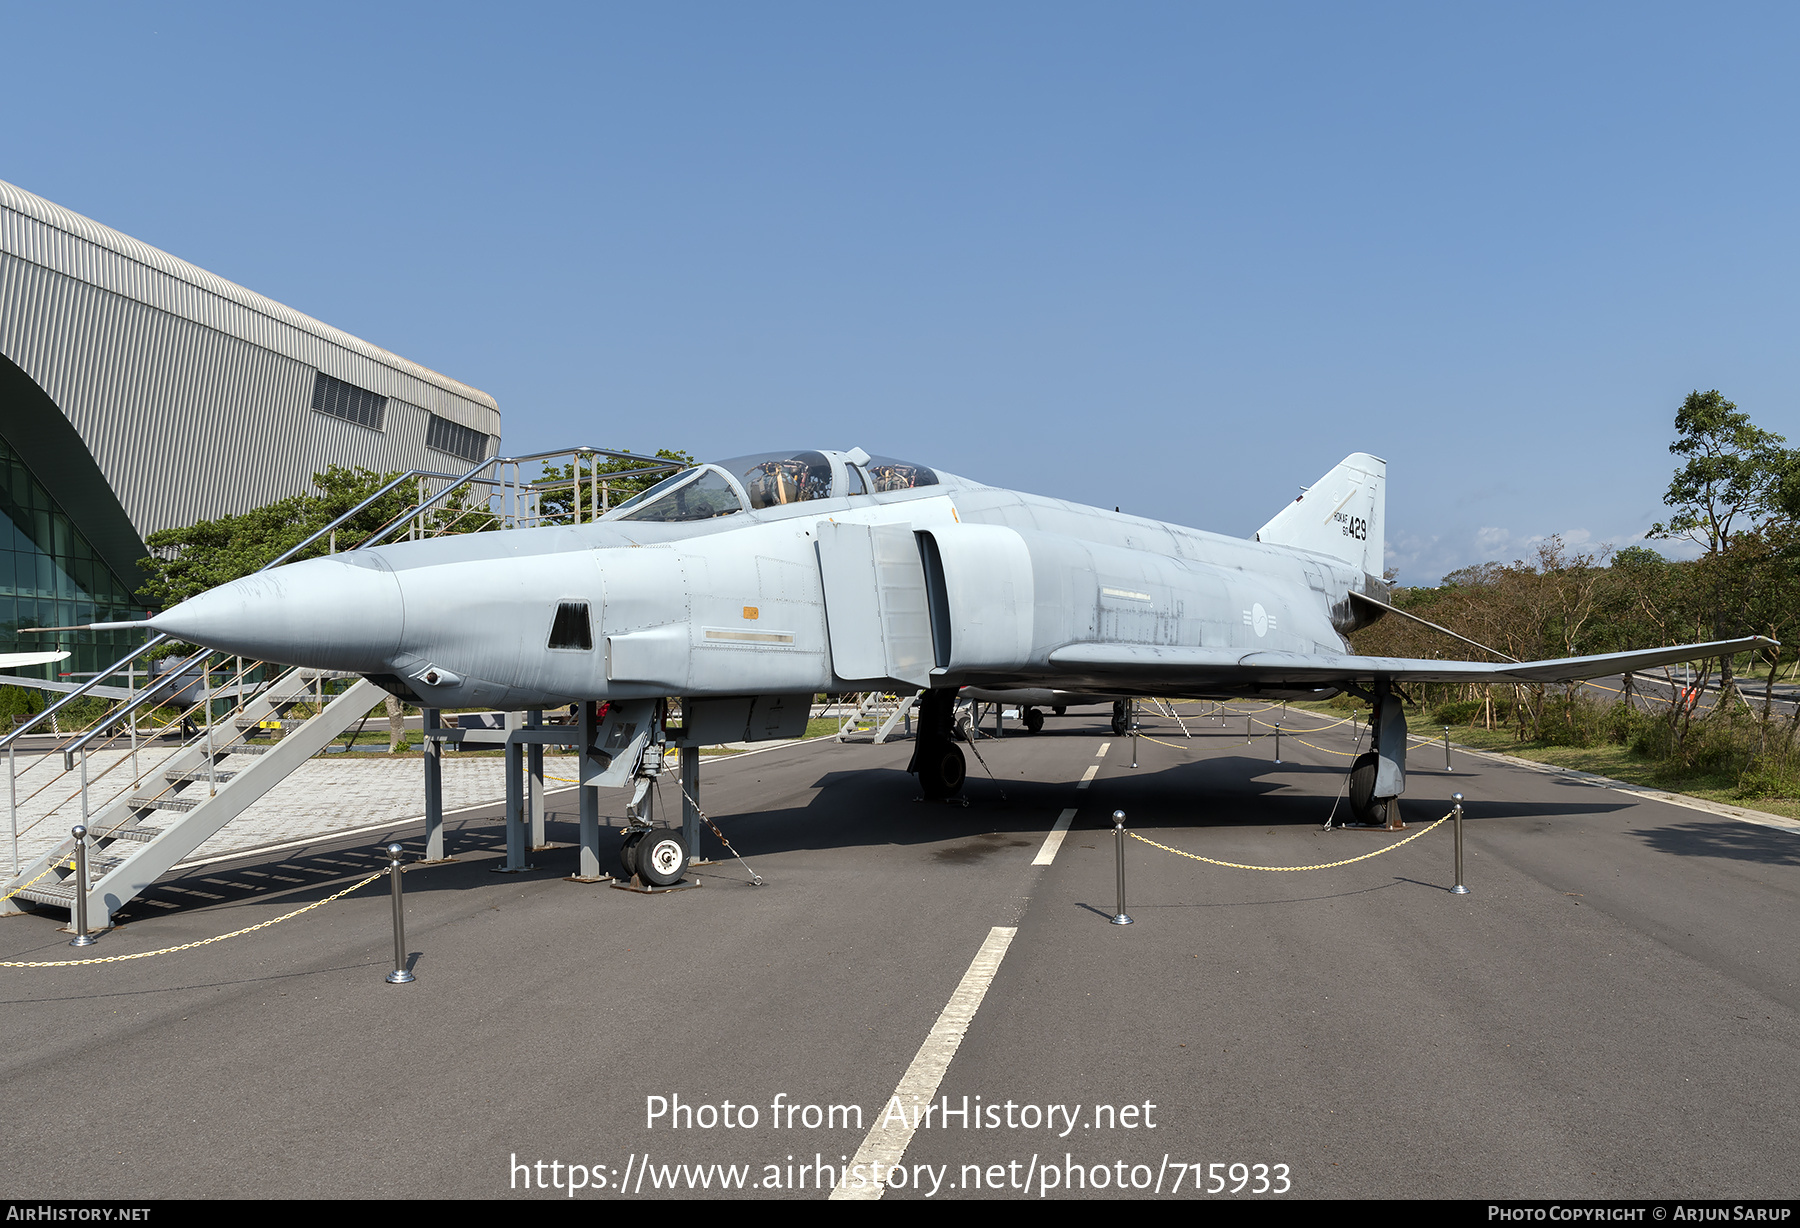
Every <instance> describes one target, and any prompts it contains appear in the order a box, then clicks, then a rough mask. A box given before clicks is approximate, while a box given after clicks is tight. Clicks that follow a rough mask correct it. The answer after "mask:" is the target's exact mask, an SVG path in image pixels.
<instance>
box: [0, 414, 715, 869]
mask: <svg viewBox="0 0 1800 1228" xmlns="http://www.w3.org/2000/svg"><path fill="white" fill-rule="evenodd" d="M602 457H605V458H609V459H612V460H625V461H637V462H642V463H641V464H640V465H638V466H637V467H634V468H631V469H626V470H621V471H615V472H603V471H602V461H601V458H602ZM558 458H568V460H567V463H566V464H564V465H563V466H561V468H565V469H567V471H568V472H567V474H566V475H564V474H562V473H558V472H547V473H546V474H545V476H543V477H539V478H534V479H531V480H527V478H526V476H525V471H524V466H526V465H528V464H531V463H533V462H546V461H551V460H555V459H558ZM683 467H684V466H683V464H682V462H679V461H671V460H665V459H663V458H660V457H653V456H640V455H638V454H635V453H631V452H621V451H616V450H614V449H610V448H597V447H588V446H581V447H573V448H558V449H555V450H552V451H547V452H534V453H530V454H526V455H521V456H496V457H490V458H489V459H487V460H484V461H482V462H480V463H479V464H476V465H474V466H472V467H471V468H469V469H467V470H465V471H464V472H462V473H443V472H439V471H436V470H430V469H409V470H407V471H406V472H405V473H402V474H399V475H397V476H396V477H394V478H392V479H390V480H389V481H387V482H385V483H383V484H382V486H381V487H380V489H378V490H376V491H375V492H374V493H373V494H371V495H369V496H368V497H367V498H365V499H363V500H362V501H361V502H359V503H358V504H357V505H356V506H355V507H353V508H351V509H350V510H349V511H347V512H344V513H343V514H342V515H339V516H337V517H334V518H333V519H332V520H331V522H330V523H329V524H326V525H324V526H323V527H321V528H319V529H318V530H317V531H315V532H313V533H311V534H308V535H307V536H306V537H305V538H304V539H302V540H301V541H300V542H299V543H297V544H296V545H294V546H291V547H289V548H288V549H287V550H284V551H283V552H282V553H281V554H279V555H278V556H276V557H275V558H274V559H272V560H270V561H269V562H268V563H265V564H264V565H263V566H262V567H259V568H258V569H257V570H258V571H268V570H270V569H271V568H275V567H280V566H282V565H283V564H285V563H287V562H289V561H291V560H293V559H295V558H296V557H298V556H300V555H302V554H304V553H305V552H306V551H307V550H309V549H310V548H312V547H314V546H316V545H317V544H318V543H319V542H321V541H324V542H326V543H327V547H328V550H329V552H330V553H334V554H335V553H337V550H336V541H337V534H338V531H339V530H340V529H342V528H343V527H344V525H346V524H348V523H350V522H351V521H353V520H354V519H355V518H356V517H358V516H360V515H362V514H363V513H364V512H366V511H368V509H369V508H371V507H374V506H376V505H377V504H378V503H379V502H380V501H381V500H382V499H383V498H385V497H386V496H388V495H389V494H391V493H392V492H393V491H395V490H397V489H399V488H401V487H402V486H404V485H405V484H407V483H408V482H411V483H414V484H415V487H416V489H417V492H418V494H417V498H416V499H415V500H414V501H413V503H412V505H411V506H410V507H408V508H407V509H406V510H405V511H403V512H401V513H400V514H399V515H397V516H395V517H393V518H392V519H390V520H389V521H387V522H386V523H385V524H383V525H382V526H381V527H380V528H378V529H376V530H375V531H374V532H373V533H371V534H369V535H368V536H367V537H365V538H363V539H362V540H361V541H359V542H357V544H356V545H355V546H354V547H352V549H354V550H366V549H368V548H370V547H372V546H377V545H380V544H382V543H383V542H385V541H387V540H389V539H390V538H392V537H393V536H394V534H396V533H398V532H399V531H400V530H401V529H403V528H404V529H406V531H407V534H408V537H409V538H412V539H423V538H425V537H431V536H447V535H452V534H456V533H459V532H468V531H471V530H470V528H469V526H468V524H467V522H468V520H469V519H471V518H477V519H479V520H480V521H481V523H480V524H479V525H477V526H476V527H475V531H483V530H486V529H489V528H491V529H496V530H508V529H521V528H534V527H540V526H544V525H549V524H556V525H564V524H571V523H573V524H581V523H584V522H591V521H593V520H597V519H599V518H600V517H601V516H604V515H605V514H606V513H607V512H608V511H609V510H611V502H612V500H611V489H612V483H614V482H625V481H632V480H635V479H642V478H647V477H650V476H652V475H656V474H661V473H669V472H673V471H675V470H678V469H681V468H683ZM544 468H545V469H546V470H550V469H551V466H549V465H545V466H544ZM509 471H510V472H509ZM437 483H441V485H439V486H438V487H437V489H436V490H435V491H432V490H430V489H429V487H430V486H432V485H433V484H437ZM561 491H568V492H569V494H568V497H567V499H566V501H565V502H564V505H563V506H562V507H560V508H559V510H556V511H554V512H546V511H545V510H544V507H543V503H544V499H545V496H547V495H553V494H556V493H558V492H561ZM458 492H465V495H464V500H463V504H462V506H460V507H452V506H451V505H450V500H451V499H452V498H453V497H454V496H456V495H457V494H458ZM471 496H473V497H471ZM434 513H435V514H436V517H437V519H436V521H435V523H434V521H433V520H432V519H431V517H432V516H433V514H434ZM174 642H177V641H175V640H173V638H172V637H171V636H169V635H168V634H166V633H163V632H158V633H156V634H154V635H152V636H151V637H150V638H149V639H147V640H146V641H145V642H144V643H143V644H141V645H139V646H138V647H136V648H134V649H132V650H131V651H130V652H128V653H126V654H125V655H124V656H122V657H120V658H119V659H118V660H117V661H115V662H114V663H113V664H112V665H111V666H110V667H108V668H107V669H105V670H102V671H100V672H99V673H97V674H95V675H94V676H93V677H92V678H90V679H88V680H87V681H86V682H84V683H82V684H81V685H79V686H77V687H75V688H74V689H73V690H71V691H70V692H68V693H67V694H65V695H63V696H61V697H60V698H59V699H57V700H56V701H55V702H54V703H50V704H46V705H45V707H44V708H43V710H42V711H40V712H38V713H36V714H34V715H32V716H31V717H30V718H29V719H27V720H25V721H24V722H23V723H21V724H20V725H18V726H17V727H16V728H14V729H12V730H10V731H8V732H6V733H5V734H0V748H3V749H4V750H5V751H6V762H7V775H8V777H9V786H8V788H9V792H8V802H9V806H8V808H9V812H10V816H11V820H12V831H13V841H14V848H13V857H14V861H15V863H16V862H17V859H18V844H17V842H18V834H19V828H18V820H19V806H20V804H21V801H22V800H23V801H24V802H26V803H29V802H30V801H31V800H32V799H33V798H35V797H37V796H39V795H40V794H41V793H43V792H44V790H45V789H47V788H49V787H50V786H51V785H53V784H54V783H55V780H56V779H61V777H60V776H59V777H55V778H53V779H52V780H50V781H47V782H45V783H44V784H41V785H38V786H37V787H36V788H34V789H32V790H31V792H29V793H28V794H27V796H26V797H25V798H24V799H21V798H20V797H19V784H20V776H21V771H20V769H19V766H18V761H17V752H18V749H19V747H20V745H21V742H20V739H22V738H24V737H26V736H27V735H29V734H32V733H34V732H36V731H38V730H40V729H41V728H42V727H43V726H44V725H45V724H46V723H48V724H49V727H50V731H51V732H52V733H54V734H55V736H56V737H57V738H59V739H61V738H64V737H65V736H66V737H67V740H66V741H61V742H59V743H57V744H56V745H53V746H50V747H33V748H32V749H33V750H35V751H37V752H38V758H37V759H36V760H34V762H33V763H31V764H28V765H27V766H26V768H25V769H24V771H25V772H30V771H31V769H32V768H33V767H34V766H36V765H37V764H38V763H42V762H43V760H44V759H47V758H48V757H49V756H50V755H51V754H54V753H56V752H59V751H60V752H61V754H62V760H63V773H62V775H64V776H66V775H67V774H68V773H70V772H76V771H79V772H80V774H81V787H80V788H79V789H78V790H77V791H76V792H74V793H71V794H70V795H69V797H67V798H64V799H62V800H61V801H59V802H58V803H57V804H56V805H55V806H54V807H52V809H51V813H52V814H54V813H55V812H56V811H57V810H59V809H60V808H61V807H62V806H64V805H67V804H68V803H70V802H72V801H74V800H75V798H76V797H80V798H81V799H82V814H83V818H84V820H85V819H86V818H87V816H88V814H89V813H90V810H91V809H92V807H91V806H90V804H89V794H90V787H91V785H92V784H93V783H96V782H97V781H98V780H99V779H101V778H104V777H106V776H107V775H108V774H110V773H111V772H113V771H114V770H115V769H117V768H118V767H119V765H120V763H125V762H129V763H130V764H131V765H132V771H131V775H132V778H133V779H132V785H131V787H132V788H137V787H139V785H141V782H142V778H143V773H142V771H140V770H139V763H138V758H139V752H140V749H141V742H142V741H143V740H144V736H145V731H144V730H143V729H142V719H143V717H144V715H145V714H146V712H153V711H155V710H158V709H163V708H170V709H171V710H173V711H175V713H176V715H174V716H173V717H171V718H169V719H168V720H165V721H163V722H162V723H161V724H160V725H157V724H156V722H155V721H154V719H153V720H152V721H151V726H152V729H151V731H149V732H148V734H147V739H148V741H150V742H153V743H159V742H160V743H162V744H163V745H167V743H166V742H165V741H164V739H166V738H167V736H168V733H169V731H170V730H171V729H172V728H177V727H180V726H182V724H183V722H189V723H192V722H193V718H194V716H195V715H196V713H198V712H199V711H200V710H201V709H202V707H204V709H205V714H206V719H205V721H204V727H203V729H202V731H201V732H200V733H199V734H197V735H196V737H195V738H194V739H192V740H189V739H186V738H183V739H179V745H177V746H176V747H175V748H174V749H172V750H170V752H169V755H168V756H161V757H159V762H160V761H165V760H166V759H167V758H169V757H172V756H174V755H178V754H180V753H181V752H182V751H183V750H186V749H188V748H189V747H190V746H192V745H193V743H194V742H195V741H200V740H205V741H206V745H207V754H206V759H207V762H208V764H209V765H212V764H215V761H216V754H215V753H214V751H215V748H214V747H213V745H212V742H211V739H212V736H213V728H214V724H215V722H214V720H213V707H214V703H213V701H214V699H215V698H217V695H218V691H217V688H216V687H215V686H214V683H213V677H214V673H215V672H216V668H217V667H216V666H214V665H213V664H212V663H211V658H212V656H213V654H212V652H211V651H210V650H208V649H200V650H198V651H195V652H193V653H191V654H189V655H187V656H185V657H182V658H181V660H180V661H178V662H177V663H176V664H175V665H174V666H173V667H172V668H167V669H165V670H164V671H163V672H161V673H154V672H152V670H151V669H150V667H149V662H148V661H147V660H146V657H147V656H148V655H149V654H151V653H153V652H155V651H157V650H159V649H161V650H165V651H166V647H167V646H168V645H169V644H171V643H174ZM265 664H266V663H263V662H254V663H251V664H250V665H248V666H246V665H245V664H244V662H243V661H242V660H241V659H239V660H238V663H237V669H236V681H235V684H234V685H235V688H236V692H237V697H238V703H237V705H236V708H238V709H241V707H242V704H243V698H244V695H245V693H246V688H247V686H248V676H249V674H250V673H251V672H253V671H254V670H255V669H256V668H258V667H261V666H264V665H265ZM196 667H198V673H197V675H196V674H194V673H190V671H193V670H195V669H196ZM140 671H141V675H142V678H143V681H142V684H141V685H139V683H138V681H137V680H138V677H139V676H140ZM121 674H123V675H124V676H125V677H126V679H127V686H126V690H127V691H128V692H130V694H129V695H128V696H127V697H126V698H125V699H122V700H120V701H119V702H118V703H116V704H114V705H112V706H110V707H109V708H108V709H107V710H106V711H105V712H103V713H102V714H101V715H99V716H98V717H95V718H94V719H93V720H92V721H91V722H89V723H86V727H85V728H80V729H74V730H69V731H64V730H63V729H62V728H61V723H60V722H59V720H58V717H59V715H60V714H63V713H66V712H69V711H70V709H71V705H74V704H76V703H77V702H78V701H80V700H82V699H84V698H85V697H88V696H90V695H91V694H92V693H93V692H94V690H95V689H96V688H98V687H100V686H102V685H104V684H105V682H106V680H107V679H108V678H115V677H117V676H119V675H121ZM189 678H195V679H196V681H194V682H189V681H187V680H188V679H189ZM259 685H261V686H266V685H268V680H267V679H265V680H264V681H263V682H262V683H261V684H259ZM196 686H198V688H199V690H200V691H201V692H202V698H201V699H200V700H199V701H197V702H193V703H185V704H184V702H183V698H184V697H185V696H186V695H187V693H188V692H189V691H190V690H192V689H194V688H195V687H196ZM171 687H172V688H173V690H172V691H171V689H170V688H171ZM159 697H161V698H160V699H159ZM322 698H323V697H322V695H321V699H322ZM108 730H113V731H114V733H113V736H112V737H110V738H105V737H104V735H105V734H106V731H108ZM127 737H129V741H130V750H131V754H130V755H129V756H128V757H127V758H125V759H121V760H120V761H119V763H114V764H109V765H108V766H106V767H105V768H103V769H102V770H101V772H100V773H99V776H98V777H96V779H95V781H89V779H88V776H87V767H88V755H89V752H90V751H96V750H104V749H107V748H109V747H111V746H113V745H114V744H116V743H117V742H119V741H121V740H124V739H126V738H127ZM103 738H104V740H101V739H103ZM209 770H211V769H209ZM215 785H216V782H215ZM166 791H167V790H166V789H164V790H163V792H166ZM122 792H123V791H122V790H119V791H117V792H115V794H114V798H115V800H116V797H117V796H118V795H119V794H120V793H122ZM159 796H160V794H159ZM48 817H49V816H48V815H46V816H41V817H40V818H39V819H36V820H33V822H32V824H31V827H35V826H37V824H38V823H40V822H42V821H43V819H44V818H48ZM28 830H29V829H28ZM97 834H98V835H100V836H101V838H104V833H97ZM15 870H16V865H15Z"/></svg>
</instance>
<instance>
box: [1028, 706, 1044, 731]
mask: <svg viewBox="0 0 1800 1228" xmlns="http://www.w3.org/2000/svg"><path fill="white" fill-rule="evenodd" d="M1043 727H1044V714H1043V713H1042V712H1039V711H1038V710H1037V709H1036V708H1027V709H1025V728H1026V729H1027V730H1028V731H1029V732H1031V733H1036V732H1038V730H1040V729H1042V728H1043Z"/></svg>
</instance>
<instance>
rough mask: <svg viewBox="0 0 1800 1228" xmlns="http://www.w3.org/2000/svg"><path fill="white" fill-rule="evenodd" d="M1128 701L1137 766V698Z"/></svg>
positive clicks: (1134, 762)
mask: <svg viewBox="0 0 1800 1228" xmlns="http://www.w3.org/2000/svg"><path fill="white" fill-rule="evenodd" d="M1128 703H1129V704H1130V706H1129V707H1128V708H1126V713H1127V715H1129V716H1130V717H1131V766H1132V767H1136V766H1137V740H1138V718H1137V700H1135V699H1133V700H1129V701H1128ZM1119 911H1120V912H1124V911H1125V909H1124V907H1123V906H1120V908H1119Z"/></svg>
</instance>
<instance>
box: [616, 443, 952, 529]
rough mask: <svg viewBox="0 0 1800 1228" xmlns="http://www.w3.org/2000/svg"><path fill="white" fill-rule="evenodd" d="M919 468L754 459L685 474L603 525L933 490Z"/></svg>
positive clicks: (931, 477)
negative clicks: (889, 493) (895, 492)
mask: <svg viewBox="0 0 1800 1228" xmlns="http://www.w3.org/2000/svg"><path fill="white" fill-rule="evenodd" d="M937 484H938V476H937V474H936V473H934V472H932V471H931V470H930V469H927V468H926V467H925V466H923V465H915V464H912V463H910V462H908V461H901V460H895V459H893V458H892V457H887V456H870V455H869V454H868V453H866V452H864V451H862V450H861V449H860V448H859V449H857V450H856V451H854V452H849V453H832V454H827V453H824V452H760V453H756V454H754V455H751V456H738V457H733V458H732V459H730V460H723V461H712V462H708V463H707V464H704V465H695V466H694V467H693V468H691V469H683V470H682V471H681V472H680V473H677V474H675V475H674V476H673V477H669V478H664V479H663V480H662V481H660V482H658V483H657V484H656V485H654V486H652V487H651V488H650V489H648V490H646V491H644V492H643V493H641V494H639V495H636V496H634V497H633V498H631V499H628V500H626V501H625V502H624V503H621V504H620V505H619V506H618V507H616V508H614V509H613V510H612V511H611V512H609V513H607V515H606V516H605V519H607V520H640V521H655V522H675V521H686V520H710V519H713V518H714V517H717V516H730V515H732V514H734V513H736V512H742V511H746V510H748V511H761V510H762V509H764V508H770V507H782V506H785V505H787V504H790V503H806V502H809V501H811V500H814V499H830V498H834V497H835V498H850V497H852V496H856V495H868V494H871V493H879V492H883V491H892V490H911V489H914V488H916V487H920V486H936V485H937Z"/></svg>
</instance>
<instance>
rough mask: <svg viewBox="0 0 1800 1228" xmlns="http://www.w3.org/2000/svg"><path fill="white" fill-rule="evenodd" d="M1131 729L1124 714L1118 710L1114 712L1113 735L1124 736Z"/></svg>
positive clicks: (1116, 736)
mask: <svg viewBox="0 0 1800 1228" xmlns="http://www.w3.org/2000/svg"><path fill="white" fill-rule="evenodd" d="M1129 730H1130V726H1129V725H1127V724H1126V723H1125V717H1124V715H1123V714H1121V713H1118V712H1115V713H1113V718H1112V731H1113V737H1115V738H1122V737H1124V736H1125V735H1126V733H1127V732H1129Z"/></svg>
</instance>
